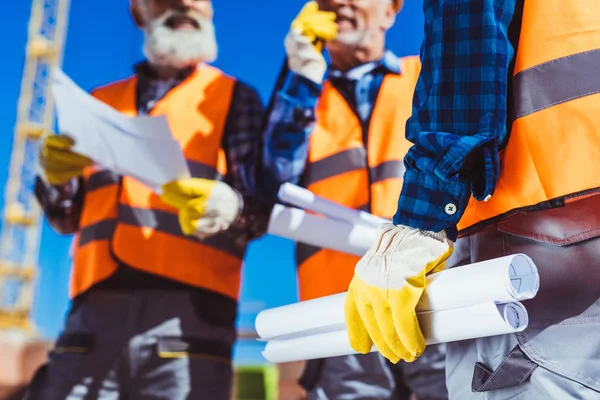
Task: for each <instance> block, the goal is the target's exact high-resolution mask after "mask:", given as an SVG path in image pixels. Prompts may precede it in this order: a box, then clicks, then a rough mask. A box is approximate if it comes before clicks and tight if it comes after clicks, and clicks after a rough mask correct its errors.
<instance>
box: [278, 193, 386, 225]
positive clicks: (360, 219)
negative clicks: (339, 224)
mask: <svg viewBox="0 0 600 400" xmlns="http://www.w3.org/2000/svg"><path fill="white" fill-rule="evenodd" d="M278 196H279V199H280V200H281V201H284V202H286V203H289V204H291V205H293V206H296V207H298V208H301V209H303V210H309V211H312V212H315V213H319V214H323V215H326V216H328V217H332V218H335V219H340V220H342V221H348V222H350V223H352V224H353V225H354V224H362V225H366V226H368V227H371V228H378V227H379V226H380V225H381V224H385V223H389V222H390V221H389V220H387V219H385V218H381V217H377V216H375V215H373V214H370V213H368V212H364V211H360V210H354V209H351V208H348V207H344V206H342V205H340V204H337V203H334V202H333V201H330V200H326V199H324V198H322V197H318V196H316V195H315V194H314V193H313V192H311V191H310V190H308V189H305V188H302V187H300V186H296V185H294V184H292V183H284V184H283V185H281V187H280V189H279V194H278Z"/></svg>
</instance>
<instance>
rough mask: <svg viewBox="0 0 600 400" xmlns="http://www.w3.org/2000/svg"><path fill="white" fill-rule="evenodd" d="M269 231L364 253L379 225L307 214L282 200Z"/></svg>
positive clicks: (343, 250) (333, 247)
mask: <svg viewBox="0 0 600 400" xmlns="http://www.w3.org/2000/svg"><path fill="white" fill-rule="evenodd" d="M267 231H268V233H270V234H272V235H276V236H281V237H284V238H287V239H291V240H294V241H297V242H301V243H305V244H310V245H313V246H318V247H324V248H327V249H332V250H338V251H341V252H344V253H348V254H354V255H357V256H362V255H364V254H365V253H366V252H367V250H369V248H371V245H372V244H373V243H374V242H375V239H376V236H377V231H376V229H375V228H370V227H368V226H365V225H362V224H353V223H352V222H347V221H341V220H337V219H331V218H324V217H319V216H316V215H312V214H307V213H306V212H305V211H303V210H300V209H297V208H291V207H285V206H282V205H281V204H276V205H275V207H273V211H272V212H271V218H270V220H269V227H268V230H267Z"/></svg>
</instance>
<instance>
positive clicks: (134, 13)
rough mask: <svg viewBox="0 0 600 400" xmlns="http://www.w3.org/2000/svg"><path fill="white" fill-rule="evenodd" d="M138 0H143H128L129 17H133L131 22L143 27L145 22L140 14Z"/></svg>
mask: <svg viewBox="0 0 600 400" xmlns="http://www.w3.org/2000/svg"><path fill="white" fill-rule="evenodd" d="M140 1H144V0H130V1H129V11H130V12H131V18H133V22H135V24H136V25H137V27H138V28H143V27H144V26H145V25H146V24H145V22H144V18H143V16H142V10H141V9H140V4H139V2H140Z"/></svg>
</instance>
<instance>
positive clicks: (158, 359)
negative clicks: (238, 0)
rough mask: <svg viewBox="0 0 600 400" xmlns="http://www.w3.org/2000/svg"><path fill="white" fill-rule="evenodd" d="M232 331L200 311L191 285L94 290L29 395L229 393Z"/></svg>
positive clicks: (166, 397) (60, 398) (62, 399)
mask: <svg viewBox="0 0 600 400" xmlns="http://www.w3.org/2000/svg"><path fill="white" fill-rule="evenodd" d="M207 307H210V304H209V305H207ZM234 339H235V332H234V328H233V326H225V327H223V326H214V325H210V324H208V323H205V322H203V321H202V320H201V319H199V318H198V317H197V314H196V313H195V309H194V304H193V298H192V296H191V294H190V293H186V292H180V291H172V290H131V291H129V292H125V291H95V292H94V291H92V292H91V293H88V294H87V295H85V298H84V299H83V300H81V301H80V302H78V303H77V304H76V306H74V308H73V309H72V310H71V312H70V313H69V315H68V317H67V321H66V326H65V329H64V331H63V332H62V333H61V335H60V337H59V338H58V340H57V343H56V346H55V348H54V349H53V350H52V351H51V353H50V355H49V361H48V363H47V364H46V365H45V366H43V367H42V368H41V369H40V370H39V371H38V372H37V374H36V376H35V377H34V379H33V381H32V384H31V385H30V389H29V393H28V394H27V396H26V399H27V400H83V399H86V400H88V399H89V400H92V399H93V400H96V399H99V400H109V399H110V400H116V399H119V400H123V399H128V400H134V399H140V400H141V399H144V400H159V399H160V400H183V399H207V400H230V399H231V386H232V376H233V372H232V366H231V361H230V360H231V346H232V343H233V341H234Z"/></svg>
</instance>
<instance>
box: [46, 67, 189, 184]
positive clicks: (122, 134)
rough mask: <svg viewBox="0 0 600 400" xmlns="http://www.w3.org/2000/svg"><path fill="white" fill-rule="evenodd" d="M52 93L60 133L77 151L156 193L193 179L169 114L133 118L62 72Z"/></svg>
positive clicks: (56, 75)
mask: <svg viewBox="0 0 600 400" xmlns="http://www.w3.org/2000/svg"><path fill="white" fill-rule="evenodd" d="M52 94H53V97H54V100H55V102H56V112H57V116H58V128H59V131H60V132H62V133H66V134H68V135H69V136H71V137H73V139H75V146H74V150H75V151H76V152H78V153H80V154H83V155H85V156H87V157H89V158H91V159H92V160H94V162H96V163H97V164H99V165H101V166H103V167H105V168H107V169H111V170H112V171H113V172H115V173H117V174H119V175H127V176H130V177H132V178H135V179H137V180H139V181H140V182H142V183H144V184H146V185H148V186H149V187H151V188H152V189H153V190H154V191H156V192H160V187H161V186H162V185H163V184H164V183H167V182H170V181H173V180H176V179H181V178H188V177H189V176H190V172H189V169H188V166H187V162H186V160H185V157H184V156H183V152H182V150H181V147H180V145H179V143H178V142H177V141H176V140H174V139H173V137H172V135H171V131H170V129H169V125H168V123H167V119H166V117H165V116H164V115H163V116H152V117H149V116H141V117H135V118H131V117H127V116H125V115H123V114H121V113H120V112H118V111H117V110H115V109H113V108H112V107H110V106H108V105H107V104H104V103H103V102H101V101H99V100H97V99H95V98H94V97H92V96H90V95H89V94H87V93H86V92H84V91H83V90H82V89H81V88H79V87H78V86H77V85H76V84H75V83H74V82H73V81H72V80H71V79H69V77H68V76H67V75H65V74H64V72H62V71H61V70H60V69H58V68H56V69H54V71H53V81H52Z"/></svg>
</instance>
